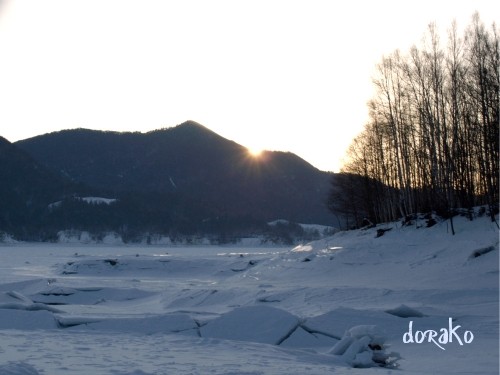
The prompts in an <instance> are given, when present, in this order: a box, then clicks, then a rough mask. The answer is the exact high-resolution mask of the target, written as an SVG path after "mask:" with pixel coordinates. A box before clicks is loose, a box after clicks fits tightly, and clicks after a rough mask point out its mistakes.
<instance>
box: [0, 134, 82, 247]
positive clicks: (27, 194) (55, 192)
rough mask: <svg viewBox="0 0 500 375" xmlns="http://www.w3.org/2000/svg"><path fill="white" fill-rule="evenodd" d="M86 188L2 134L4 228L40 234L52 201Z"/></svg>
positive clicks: (0, 216) (0, 226)
mask: <svg viewBox="0 0 500 375" xmlns="http://www.w3.org/2000/svg"><path fill="white" fill-rule="evenodd" d="M83 191H84V189H83V188H82V187H80V186H77V185H76V184H74V183H72V182H70V181H69V180H66V179H64V178H62V177H61V176H59V175H58V174H56V173H54V172H52V171H50V170H49V169H48V168H46V167H44V166H42V165H40V163H38V162H36V161H35V160H33V158H32V157H31V156H29V155H28V154H27V153H26V152H24V151H23V150H21V149H19V148H18V147H16V146H15V145H13V144H12V143H10V142H9V141H7V140H6V139H4V138H2V137H0V231H5V232H8V233H12V234H15V235H18V236H21V237H23V238H31V236H32V235H33V236H36V233H38V231H39V229H40V227H41V226H42V225H43V223H42V221H43V215H44V214H45V213H46V209H47V206H48V205H49V204H50V203H51V202H54V201H57V200H60V199H63V197H64V196H66V195H73V194H74V193H77V192H83Z"/></svg>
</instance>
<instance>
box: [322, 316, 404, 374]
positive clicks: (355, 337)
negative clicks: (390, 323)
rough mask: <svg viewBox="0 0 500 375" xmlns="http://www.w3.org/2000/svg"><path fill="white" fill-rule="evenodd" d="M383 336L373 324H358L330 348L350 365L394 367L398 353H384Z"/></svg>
mask: <svg viewBox="0 0 500 375" xmlns="http://www.w3.org/2000/svg"><path fill="white" fill-rule="evenodd" d="M384 342H385V336H384V334H383V333H382V332H381V331H380V330H379V329H378V328H377V326H374V325H360V326H355V327H352V328H351V329H349V330H348V331H347V332H346V333H345V334H344V336H343V337H342V339H341V340H340V341H339V342H338V343H337V344H335V346H334V347H333V348H332V349H331V350H330V352H329V353H330V354H333V355H338V356H341V357H342V359H343V360H344V361H346V362H347V363H348V364H349V365H351V366H352V367H360V368H365V367H378V366H382V367H394V366H395V361H396V359H398V358H399V355H398V354H396V353H390V354H387V353H385V350H384Z"/></svg>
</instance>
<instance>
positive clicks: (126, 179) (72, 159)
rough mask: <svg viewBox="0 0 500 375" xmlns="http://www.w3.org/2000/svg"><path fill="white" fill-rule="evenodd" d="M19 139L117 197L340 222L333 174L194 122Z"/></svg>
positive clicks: (217, 213)
mask: <svg viewBox="0 0 500 375" xmlns="http://www.w3.org/2000/svg"><path fill="white" fill-rule="evenodd" d="M16 145H17V146H18V147H20V148H21V149H23V150H24V151H26V152H27V153H29V154H30V155H31V156H32V157H33V158H34V159H35V160H37V161H38V162H40V163H42V164H43V165H45V166H46V167H47V168H50V169H51V170H52V171H53V172H55V173H61V174H63V175H64V176H66V177H68V178H69V179H71V180H72V181H74V182H79V183H83V184H86V185H88V186H91V187H93V188H96V189H100V190H101V191H104V192H106V194H108V195H114V196H115V197H127V196H128V197H130V196H131V193H134V194H136V197H135V198H136V199H137V197H138V196H140V197H144V199H148V198H147V197H151V199H153V197H156V198H155V199H156V200H157V201H156V202H155V205H159V206H162V205H164V206H165V207H169V208H168V210H169V211H176V214H177V215H181V216H185V215H188V216H189V215H192V216H197V217H198V219H199V220H207V219H208V220H209V219H212V218H215V217H221V216H222V217H227V218H231V217H243V216H245V217H251V218H253V219H257V220H273V219H278V218H280V219H288V220H291V221H296V222H308V223H322V224H330V223H332V221H333V220H332V216H331V214H330V213H329V212H328V210H327V208H326V206H325V200H326V197H327V194H328V190H329V186H330V177H331V175H330V174H329V173H326V172H322V171H319V170H318V169H316V168H314V167H313V166H312V165H310V164H308V163H307V162H305V161H304V160H302V159H301V158H299V157H298V156H296V155H294V154H292V153H284V152H265V153H263V154H262V155H261V156H260V157H258V158H255V157H252V156H250V154H249V153H248V151H247V150H246V148H245V147H243V146H241V145H238V144H237V143H235V142H233V141H229V140H227V139H225V138H223V137H221V136H219V135H217V134H216V133H214V132H212V131H210V130H209V129H207V128H205V127H203V126H202V125H199V124H197V123H195V122H191V121H189V122H186V123H183V124H181V125H179V126H176V127H174V128H168V129H162V130H156V131H152V132H148V133H145V134H143V133H117V132H102V131H92V130H86V129H76V130H65V131H60V132H56V133H50V134H45V135H42V136H38V137H34V138H30V139H27V140H23V141H20V142H17V143H16ZM174 201H175V204H174V203H173V202H174ZM136 204H137V205H141V203H140V202H136ZM171 213H172V212H171ZM195 213H196V214H195ZM203 216H206V217H204V218H202V217H203ZM171 219H172V217H171ZM198 219H197V220H198ZM172 220H173V219H172Z"/></svg>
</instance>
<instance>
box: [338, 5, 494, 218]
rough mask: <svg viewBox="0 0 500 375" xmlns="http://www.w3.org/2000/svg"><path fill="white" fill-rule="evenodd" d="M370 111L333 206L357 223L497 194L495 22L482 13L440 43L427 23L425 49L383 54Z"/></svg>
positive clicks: (489, 201)
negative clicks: (486, 21)
mask: <svg viewBox="0 0 500 375" xmlns="http://www.w3.org/2000/svg"><path fill="white" fill-rule="evenodd" d="M373 83H374V85H375V89H376V90H375V95H374V97H373V98H372V100H371V101H370V102H369V104H368V105H369V110H370V119H369V121H368V123H367V124H366V125H365V128H364V130H363V132H362V133H361V134H359V136H357V137H356V138H355V139H354V141H353V142H352V144H351V146H350V148H349V150H348V155H347V156H348V161H347V163H346V164H345V165H344V168H343V170H342V171H341V174H340V175H337V176H336V178H335V180H334V182H333V188H332V191H331V195H330V198H329V206H330V209H332V210H333V211H337V212H342V213H343V214H344V215H345V217H346V219H347V220H348V221H350V223H351V225H357V226H359V225H361V221H362V220H363V219H364V218H369V219H370V220H371V221H373V222H383V221H389V220H394V219H398V218H401V217H408V216H410V215H412V214H414V213H417V212H436V213H437V214H439V215H442V216H445V217H453V213H454V212H453V210H454V209H456V208H463V209H466V210H467V209H469V210H470V209H471V208H472V207H473V206H476V205H488V206H489V208H490V209H489V212H490V214H491V217H492V220H494V214H495V213H496V212H498V202H499V193H498V191H499V183H498V172H499V103H500V99H499V91H500V47H499V29H498V28H497V27H496V25H495V24H493V25H492V27H491V28H487V27H486V26H485V25H484V23H483V22H482V21H481V20H480V17H479V15H478V14H477V13H476V14H474V15H473V17H472V21H471V23H470V24H469V25H468V27H467V28H466V29H465V30H464V31H463V35H462V36H460V35H459V32H458V28H457V25H456V23H455V22H454V23H453V24H452V25H451V27H450V28H449V30H448V33H447V40H446V42H445V43H443V41H442V40H440V34H439V32H438V29H437V27H436V25H435V24H430V25H429V28H428V31H427V33H426V34H425V36H424V38H423V42H422V44H421V46H420V47H417V46H413V47H412V48H411V49H410V50H409V51H408V52H406V53H402V52H400V51H399V50H396V51H395V52H393V53H392V54H391V55H389V56H385V57H383V58H382V61H381V62H380V63H379V64H378V66H377V69H376V76H375V77H374V81H373Z"/></svg>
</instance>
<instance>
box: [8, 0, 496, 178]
mask: <svg viewBox="0 0 500 375" xmlns="http://www.w3.org/2000/svg"><path fill="white" fill-rule="evenodd" d="M476 10H477V11H478V12H479V14H480V16H481V19H482V20H483V21H484V22H485V24H486V25H490V24H491V23H492V22H493V21H496V22H497V24H498V20H496V18H498V15H500V2H498V1H497V0H474V1H456V0H439V1H437V0H419V1H402V0H372V1H369V0H350V1H334V0H328V1H326V0H325V1H321V0H301V1H297V0H251V1H250V0H210V1H207V0H178V1H177V0H44V1H40V0H0V135H1V136H3V137H4V138H6V139H8V140H9V141H11V142H15V141H17V140H20V139H26V138H30V137H33V136H36V135H40V134H45V133H48V132H53V131H58V130H62V129H72V128H88V129H100V130H114V131H141V132H146V131H150V130H154V129H159V128H168V127H172V126H175V125H178V124H180V123H182V122H184V121H187V120H193V121H196V122H198V123H200V124H202V125H204V126H206V127H208V128H209V129H211V130H213V131H215V132H216V133H218V134H220V135H221V136H223V137H225V138H228V139H231V140H233V141H235V142H237V143H239V144H241V145H243V146H246V147H248V148H249V149H257V150H261V149H265V150H279V151H290V152H293V153H295V154H297V155H298V156H300V157H302V158H303V159H305V160H306V161H308V162H309V163H311V164H312V165H314V166H315V167H317V168H319V169H321V170H326V171H334V172H338V171H339V170H340V168H341V165H342V159H343V158H344V156H345V152H346V150H347V148H348V147H349V144H350V143H351V141H352V139H353V138H354V137H355V136H356V135H357V134H359V133H360V132H361V131H362V128H363V126H364V124H365V123H366V121H367V119H368V110H367V107H366V103H367V102H368V100H369V99H370V98H371V97H372V95H373V91H372V90H373V88H372V76H373V73H374V70H375V66H376V64H377V63H378V62H379V61H380V60H381V58H382V56H383V55H384V54H385V55H387V54H390V53H392V52H393V51H394V50H395V49H397V48H399V49H401V50H402V51H405V50H408V49H409V48H410V47H411V46H412V45H413V44H419V43H420V41H421V39H422V36H423V34H424V33H425V31H426V28H427V25H428V24H429V23H430V22H436V23H437V25H438V26H439V27H440V29H442V30H443V32H445V31H446V29H447V28H448V27H449V26H450V25H451V22H452V20H453V19H456V20H457V22H458V25H459V27H460V26H462V27H463V26H466V25H467V24H468V23H469V21H470V19H471V16H472V14H473V13H474V11H476Z"/></svg>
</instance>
